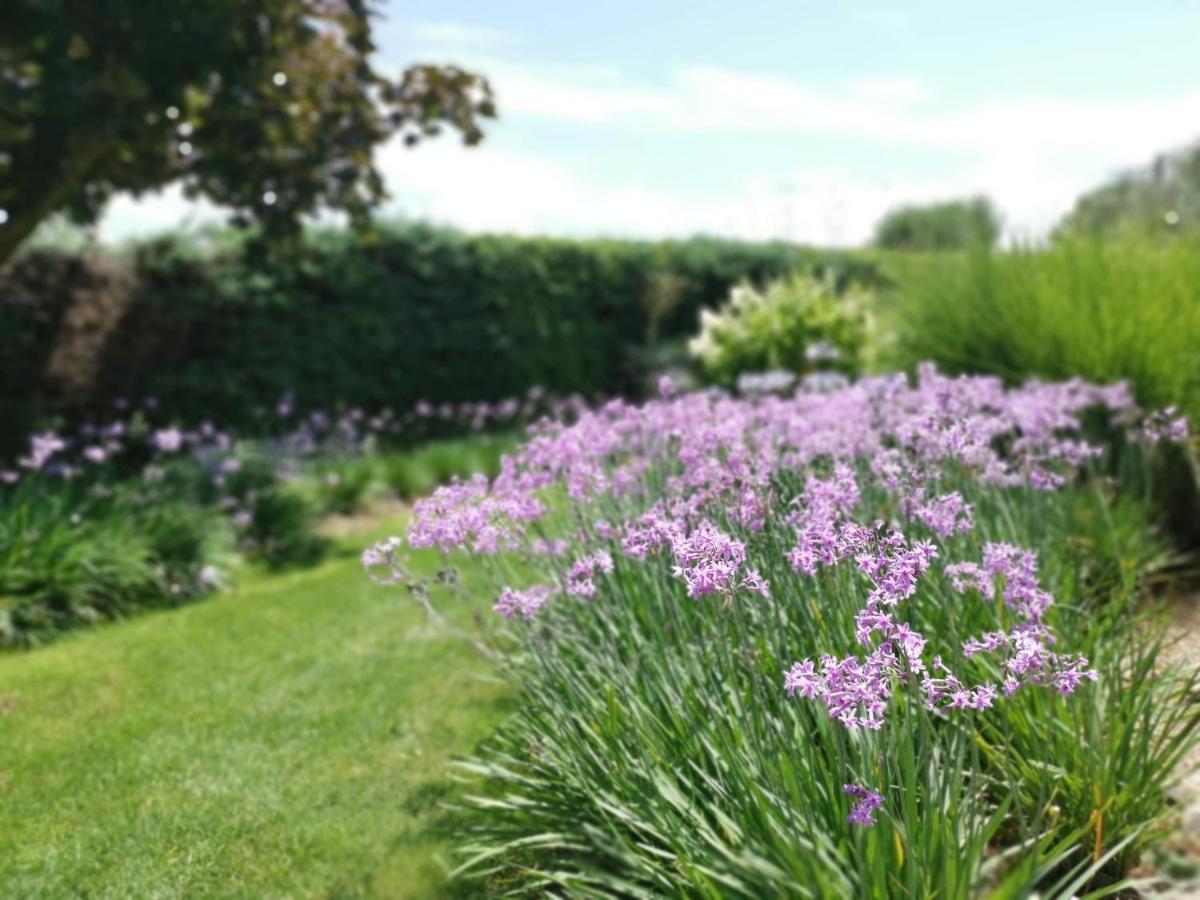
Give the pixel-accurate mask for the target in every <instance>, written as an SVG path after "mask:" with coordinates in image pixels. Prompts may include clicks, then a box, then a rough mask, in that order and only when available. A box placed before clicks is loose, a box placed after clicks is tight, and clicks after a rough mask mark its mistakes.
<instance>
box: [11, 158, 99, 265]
mask: <svg viewBox="0 0 1200 900" xmlns="http://www.w3.org/2000/svg"><path fill="white" fill-rule="evenodd" d="M61 146H62V145H61V144H60V147H61ZM103 151H104V145H103V144H100V143H91V144H83V145H80V144H79V143H76V145H75V147H74V148H72V149H69V150H66V151H65V152H60V153H58V154H53V155H58V156H59V158H60V161H59V164H58V165H57V166H54V165H46V164H45V162H42V163H41V164H40V165H39V166H37V168H36V171H37V174H36V175H35V176H33V177H31V178H30V179H29V180H27V181H25V182H24V183H22V184H21V185H20V187H19V188H18V189H17V192H16V194H17V196H16V202H14V203H13V204H12V208H11V209H8V210H6V212H7V213H8V219H7V221H5V223H4V224H3V225H0V268H2V267H3V266H4V265H5V264H6V263H8V261H9V260H11V259H12V257H13V254H15V253H16V252H17V250H18V249H19V248H20V246H21V245H22V244H23V243H25V240H26V239H27V238H28V237H29V236H30V235H31V234H33V232H34V231H35V230H36V229H37V227H38V225H40V224H41V223H42V222H44V221H45V220H46V219H47V218H49V217H50V216H51V215H53V214H54V213H56V212H57V211H58V210H60V209H62V207H63V206H64V205H66V202H67V200H68V199H69V198H70V196H71V194H72V193H74V192H75V191H76V190H78V189H79V187H80V186H81V185H82V184H84V183H85V182H86V180H87V176H88V173H89V172H90V170H91V168H92V166H93V165H94V164H95V163H96V161H97V160H98V159H99V158H100V155H101V153H102V152H103ZM41 159H43V160H44V159H45V155H41Z"/></svg>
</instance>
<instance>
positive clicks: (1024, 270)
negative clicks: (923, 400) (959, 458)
mask: <svg viewBox="0 0 1200 900" xmlns="http://www.w3.org/2000/svg"><path fill="white" fill-rule="evenodd" d="M888 271H889V274H890V275H891V276H892V277H893V279H894V280H895V283H896V290H895V293H894V296H893V297H891V298H890V300H891V302H890V303H888V304H885V305H884V306H885V307H886V308H887V309H888V310H889V312H890V314H891V317H892V321H891V323H890V324H891V325H892V327H893V328H894V330H895V332H896V340H895V344H894V347H893V348H892V352H893V354H894V355H893V358H892V359H891V360H888V361H887V362H888V363H890V364H896V365H899V366H912V365H915V364H916V363H918V362H920V361H922V360H932V361H933V362H936V363H937V364H938V366H939V367H941V368H942V369H943V370H945V371H950V372H991V373H994V374H997V375H1000V376H1002V377H1003V378H1005V379H1007V380H1009V381H1014V382H1015V381H1020V380H1024V379H1026V378H1028V377H1031V376H1036V377H1040V378H1047V379H1061V378H1070V377H1075V376H1079V377H1082V378H1086V379H1089V380H1091V381H1095V382H1098V383H1111V382H1116V381H1120V380H1128V381H1129V382H1130V384H1131V386H1132V388H1133V390H1134V392H1135V394H1136V396H1137V399H1138V401H1139V402H1140V403H1141V404H1142V405H1143V406H1145V407H1147V408H1151V409H1156V408H1162V407H1166V406H1176V407H1178V408H1179V409H1181V410H1182V411H1183V412H1184V413H1186V414H1187V415H1188V416H1189V417H1190V418H1191V420H1192V422H1197V421H1200V353H1198V352H1197V350H1196V348H1197V347H1200V242H1198V241H1197V240H1196V239H1195V238H1194V237H1181V238H1180V239H1179V240H1177V241H1169V242H1162V241H1157V240H1155V239H1154V238H1153V237H1151V236H1148V235H1144V234H1138V233H1134V232H1129V233H1126V234H1125V235H1124V236H1123V237H1122V238H1120V239H1119V240H1118V239H1113V240H1108V241H1101V240H1095V239H1091V238H1087V237H1076V236H1070V235H1063V236H1062V237H1061V238H1060V239H1059V240H1056V241H1055V242H1054V243H1053V244H1052V245H1051V246H1050V247H1047V248H1040V249H1039V248H1032V247H1025V248H1017V249H1015V250H1011V251H1006V252H996V251H991V252H989V251H982V250H981V251H975V252H972V253H966V254H959V255H943V256H938V257H932V256H931V257H926V258H920V259H912V260H910V261H909V263H908V264H907V265H904V266H902V267H900V266H894V265H892V266H889V267H888ZM1198 474H1200V473H1198V472H1197V470H1196V469H1195V463H1194V461H1192V462H1191V463H1190V464H1189V462H1188V459H1187V458H1186V455H1185V454H1183V453H1178V454H1175V455H1174V456H1173V457H1170V458H1167V459H1165V460H1164V462H1163V469H1162V471H1161V472H1159V473H1158V478H1157V480H1156V484H1157V485H1158V486H1159V488H1160V493H1161V495H1162V496H1161V500H1162V502H1163V503H1164V506H1165V509H1166V512H1167V514H1168V516H1169V519H1170V522H1171V524H1172V527H1173V528H1174V530H1175V531H1176V532H1178V533H1179V535H1180V537H1181V538H1182V539H1184V540H1185V541H1197V540H1200V526H1198V525H1197V521H1198V520H1197V517H1196V515H1195V511H1196V509H1197V485H1200V478H1198V477H1197V475H1198Z"/></svg>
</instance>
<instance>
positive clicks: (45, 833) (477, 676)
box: [0, 520, 509, 897]
mask: <svg viewBox="0 0 1200 900" xmlns="http://www.w3.org/2000/svg"><path fill="white" fill-rule="evenodd" d="M400 525H401V523H400V522H399V521H398V520H392V521H387V522H383V523H379V525H378V527H377V528H375V529H373V530H372V531H371V532H370V533H360V534H356V535H353V536H351V537H348V538H342V539H340V540H339V543H338V547H337V552H336V553H335V554H334V556H333V557H332V558H331V559H330V560H329V561H327V562H325V563H323V564H321V565H320V566H317V567H314V568H312V569H308V570H303V571H298V572H290V573H286V574H282V575H274V576H272V575H266V574H260V573H244V574H243V575H242V576H241V578H240V579H239V584H238V585H237V587H236V588H234V589H232V590H229V591H226V592H223V593H221V594H220V595H218V596H216V597H214V598H212V599H209V600H207V601H205V602H202V603H198V604H195V605H193V606H189V607H185V608H182V609H176V610H170V611H165V612H159V613H152V614H149V615H145V616H142V617H139V618H137V619H134V620H130V621H126V622H121V623H117V624H114V625H108V626H104V627H100V628H97V629H94V630H92V631H88V632H84V633H79V634H76V635H73V636H70V637H68V638H66V639H64V640H62V641H60V642H58V643H56V644H54V645H52V646H50V647H47V648H45V649H41V650H37V651H34V652H30V653H24V654H15V655H9V656H5V657H0V896H4V897H33V896H37V897H60V896H82V895H86V896H98V897H156V896H160V897H161V896H188V897H197V896H246V897H263V896H266V897H275V896H293V897H358V896H384V897H418V896H434V895H445V893H446V892H447V890H448V887H447V885H446V884H445V878H444V875H443V874H442V872H443V871H444V870H443V867H442V865H441V862H440V859H441V857H442V856H443V855H444V853H445V851H446V850H447V849H448V846H449V842H448V841H447V840H446V838H445V836H444V833H441V832H442V829H440V828H439V819H440V817H441V816H442V815H443V814H442V812H441V809H440V801H442V800H443V799H445V798H446V797H447V796H448V795H449V794H450V793H451V792H452V791H453V790H454V785H453V782H452V781H451V779H450V772H449V767H448V765H447V764H448V762H449V761H450V760H451V759H452V758H453V757H455V756H456V755H460V754H464V753H467V752H470V750H471V749H472V748H473V747H474V746H475V745H476V744H477V742H478V741H479V740H481V739H482V738H483V737H485V736H486V734H487V733H488V732H489V730H490V729H491V728H492V726H494V725H495V724H496V723H497V722H498V721H499V720H500V719H501V718H502V717H503V715H504V712H505V709H506V705H507V703H508V700H509V698H508V693H507V691H506V689H505V688H504V687H503V686H502V685H500V684H499V683H497V682H495V681H494V680H490V679H489V677H488V669H487V666H486V665H485V664H484V663H483V662H482V661H481V660H480V659H479V658H478V657H476V656H474V655H473V653H472V652H471V651H470V650H469V649H467V648H466V647H465V646H464V645H462V644H461V643H459V642H456V641H455V640H454V639H453V638H451V637H447V636H445V635H442V634H441V633H439V632H438V631H437V629H435V628H433V627H431V626H430V625H428V624H427V623H426V621H425V619H424V616H423V613H422V612H421V610H419V609H418V608H417V607H416V606H415V605H413V604H411V603H410V602H409V601H408V600H407V599H406V598H405V597H404V596H403V594H402V593H401V592H400V591H399V589H395V588H393V589H384V588H380V587H377V586H375V585H372V584H370V583H369V582H368V581H367V580H366V578H365V577H364V576H363V574H362V571H361V569H360V567H359V564H358V559H357V554H358V551H359V550H360V549H361V548H362V547H363V546H364V545H365V544H366V543H367V541H368V540H370V539H372V538H373V537H375V536H376V532H378V534H384V533H388V532H389V530H390V531H396V530H397V529H398V528H399V527H400ZM436 565H437V561H436V559H435V558H434V557H431V556H430V557H421V556H417V557H415V558H414V569H416V570H418V571H421V570H424V571H426V572H429V573H432V572H433V570H434V568H435V567H436ZM460 613H461V615H463V616H464V617H465V616H468V615H469V611H467V610H461V611H460Z"/></svg>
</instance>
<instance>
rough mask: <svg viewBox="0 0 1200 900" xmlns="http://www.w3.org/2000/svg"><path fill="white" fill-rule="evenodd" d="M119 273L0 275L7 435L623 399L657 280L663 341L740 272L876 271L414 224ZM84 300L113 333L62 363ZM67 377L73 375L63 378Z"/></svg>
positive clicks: (871, 274)
mask: <svg viewBox="0 0 1200 900" xmlns="http://www.w3.org/2000/svg"><path fill="white" fill-rule="evenodd" d="M113 265H114V263H113V260H111V259H109V260H107V261H105V263H104V266H101V267H100V268H101V271H100V272H99V274H98V273H97V271H96V270H97V265H96V260H94V259H88V258H82V259H81V258H79V257H77V256H71V255H66V254H61V253H55V252H53V251H38V252H31V253H28V254H26V255H25V256H24V257H22V258H21V259H20V260H18V262H17V263H16V264H15V265H14V266H13V268H12V269H11V271H10V272H9V273H8V274H7V277H5V278H3V279H0V339H2V340H3V342H4V347H5V352H4V354H3V360H2V361H0V388H2V389H3V392H4V397H6V398H9V403H8V404H7V405H8V409H7V410H5V411H4V412H3V415H4V419H5V421H4V424H6V425H8V426H10V428H9V430H10V431H11V430H13V429H12V426H13V425H14V424H17V429H16V430H23V427H22V426H21V425H20V424H18V423H19V422H20V420H25V421H26V422H27V421H28V420H29V419H31V418H34V417H36V416H39V415H40V416H44V415H45V414H46V413H50V412H66V413H73V414H78V413H82V412H86V411H88V410H89V409H94V408H99V407H103V406H105V405H106V404H108V403H110V402H111V401H112V400H113V398H115V397H119V396H129V397H139V396H145V395H148V394H152V395H155V396H157V397H158V398H159V399H160V401H161V403H162V405H163V407H164V409H165V410H166V411H167V412H168V413H170V414H173V415H176V416H178V417H179V418H181V419H183V420H192V421H195V420H198V419H204V418H208V419H213V420H216V421H220V422H223V423H228V424H231V425H237V426H244V427H245V426H251V427H252V422H253V417H254V410H255V409H256V408H261V407H266V406H270V405H272V404H274V403H275V401H276V400H277V399H278V398H279V396H280V395H281V394H283V393H284V392H285V391H292V392H294V394H295V395H296V397H297V399H298V401H299V402H300V404H301V405H302V406H304V407H325V408H328V407H330V406H332V405H333V404H335V403H338V402H345V403H349V404H354V405H360V406H363V407H367V408H378V407H382V406H385V405H386V406H392V407H394V408H396V409H405V408H408V407H409V406H411V405H412V404H414V403H416V402H417V401H418V400H420V399H426V400H430V401H433V402H439V401H466V400H488V399H499V398H502V397H505V396H510V395H514V394H518V393H521V392H523V391H525V390H527V389H528V388H530V387H532V386H534V385H541V386H543V387H545V388H546V389H547V390H549V391H551V392H554V393H560V394H562V393H568V392H572V391H578V392H581V393H584V394H587V395H594V394H609V393H618V392H629V391H631V390H634V389H636V387H637V385H638V384H639V383H640V376H641V374H642V373H640V372H639V371H637V370H638V365H637V362H636V361H637V360H638V359H639V358H642V357H641V356H639V350H641V349H644V343H645V340H646V335H647V330H648V326H649V321H648V314H647V311H646V310H647V303H646V302H645V297H646V294H647V291H648V290H649V289H650V287H649V286H650V285H651V284H652V283H653V282H654V279H655V277H656V276H657V275H659V274H660V273H663V272H669V273H674V274H675V275H677V276H680V279H681V280H679V281H678V284H679V285H681V288H680V289H679V291H678V297H677V298H676V302H675V303H674V305H673V306H672V308H671V309H670V311H669V312H668V313H667V314H666V315H665V316H664V317H663V318H662V319H661V321H660V322H659V323H658V327H657V332H658V336H659V337H660V338H666V339H670V338H672V337H680V336H683V335H685V334H689V333H691V332H693V331H694V330H695V328H696V322H697V316H698V310H699V309H700V307H702V306H705V305H714V304H716V303H718V302H719V301H721V300H722V299H723V298H724V297H725V295H726V292H727V291H728V289H729V287H730V285H731V284H733V283H734V282H736V281H738V280H739V279H743V278H750V279H754V280H763V279H766V278H769V277H773V276H778V275H780V274H783V273H786V272H788V271H791V270H793V269H809V270H811V269H820V270H832V271H833V272H834V273H835V275H836V276H838V277H839V279H841V280H842V281H843V282H844V281H845V280H847V279H853V280H856V281H859V282H865V283H871V282H873V281H874V280H875V279H876V271H875V267H874V265H873V264H872V263H871V262H869V261H867V260H865V259H863V258H860V257H857V256H854V255H852V254H848V253H840V252H832V251H818V250H813V249H810V248H805V247H800V246H796V245H790V244H784V243H769V244H747V243H739V242H733V241H723V240H715V239H707V238H697V239H692V240H687V241H678V242H666V243H660V244H652V243H644V242H632V241H608V240H604V241H572V240H557V239H544V238H516V237H503V236H468V235H463V234H460V233H457V232H453V231H448V230H442V229H435V228H429V227H424V226H411V225H405V226H392V227H387V228H384V229H382V230H381V232H380V233H379V234H377V235H376V236H375V238H374V239H372V240H369V241H364V240H360V239H358V238H355V237H353V236H352V235H350V234H348V233H346V232H335V231H321V232H316V233H314V234H312V235H310V236H309V238H308V239H307V240H306V242H305V244H304V246H303V247H302V248H301V249H300V250H299V251H298V253H297V254H295V255H293V256H291V257H290V258H288V259H287V260H286V261H284V260H264V259H252V258H248V257H247V255H246V253H245V252H243V250H242V249H241V247H240V246H239V245H238V244H237V242H235V241H233V240H232V239H230V238H229V236H228V235H217V236H216V240H213V238H212V237H211V236H210V237H209V238H208V239H203V238H199V237H193V238H190V239H183V238H179V237H173V238H167V239H162V240H158V241H154V242H151V243H146V244H142V245H139V246H136V247H134V248H132V249H131V250H129V251H127V252H126V253H125V254H124V255H123V257H122V259H121V261H120V265H121V266H122V267H123V268H124V273H123V274H124V275H128V276H130V277H115V276H113V275H112V273H111V272H107V271H105V266H106V267H107V268H108V269H111V268H112V267H113ZM106 291H107V293H106ZM114 291H115V292H116V293H117V294H119V295H120V296H119V297H118V298H117V299H116V300H114V299H113V297H112V296H110V295H111V294H112V293H113V292H114ZM102 301H104V302H102ZM89 304H92V305H95V306H96V307H97V309H98V310H99V311H98V312H97V313H96V315H94V316H92V318H93V319H95V320H96V321H97V322H99V324H96V322H93V323H92V325H91V326H90V327H92V328H93V332H95V333H98V332H99V331H104V330H105V329H107V331H106V332H105V337H104V339H103V341H102V346H101V347H100V348H99V349H97V348H96V347H95V344H96V343H97V342H96V340H95V338H94V336H93V338H92V340H91V344H88V341H87V340H83V341H82V346H85V347H90V350H89V351H88V352H87V353H85V352H82V351H80V352H78V353H74V354H72V353H67V354H65V357H66V361H64V353H63V352H62V349H61V348H60V349H59V350H58V354H57V357H56V356H55V347H56V346H57V345H59V344H61V342H62V341H63V340H65V338H64V337H63V335H64V334H66V333H68V332H70V331H71V329H72V328H74V333H75V335H76V340H77V341H79V340H80V338H79V326H80V321H81V317H80V314H79V308H80V307H81V305H82V306H84V307H86V306H88V305H89ZM71 310H74V313H72V312H70V311H71ZM106 316H107V317H108V318H105V317H106ZM82 318H83V319H87V318H88V317H87V316H86V315H85V316H83V317H82ZM86 327H87V326H85V327H84V330H85V331H86ZM89 353H91V354H92V356H91V357H89V359H90V360H91V361H90V362H89V360H88V359H84V357H88V354H89ZM73 357H78V359H75V360H74V362H72V361H71V360H72V358H73ZM52 360H57V363H56V364H52ZM72 365H74V366H75V367H76V368H77V369H79V370H80V371H75V372H70V371H68V372H67V373H66V374H64V373H63V371H62V370H63V369H64V366H65V367H66V369H68V370H70V369H71V367H72ZM89 365H90V366H91V369H88V366H89Z"/></svg>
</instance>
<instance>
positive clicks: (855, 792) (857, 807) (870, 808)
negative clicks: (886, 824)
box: [842, 784, 883, 827]
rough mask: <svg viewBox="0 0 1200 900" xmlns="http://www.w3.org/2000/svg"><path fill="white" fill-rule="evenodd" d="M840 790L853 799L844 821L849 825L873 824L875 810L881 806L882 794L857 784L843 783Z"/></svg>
mask: <svg viewBox="0 0 1200 900" xmlns="http://www.w3.org/2000/svg"><path fill="white" fill-rule="evenodd" d="M842 791H844V792H845V794H846V796H848V797H852V798H853V799H854V801H855V802H854V806H853V807H852V808H851V810H850V815H848V816H846V821H847V822H849V823H850V824H851V825H862V826H865V827H869V826H871V825H874V824H875V812H876V811H877V810H878V809H879V808H880V807H881V806H883V795H882V794H880V793H878V792H877V791H872V790H870V789H868V788H865V787H862V786H861V785H857V784H844V785H842Z"/></svg>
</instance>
